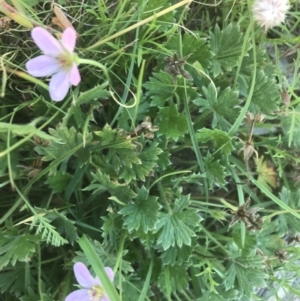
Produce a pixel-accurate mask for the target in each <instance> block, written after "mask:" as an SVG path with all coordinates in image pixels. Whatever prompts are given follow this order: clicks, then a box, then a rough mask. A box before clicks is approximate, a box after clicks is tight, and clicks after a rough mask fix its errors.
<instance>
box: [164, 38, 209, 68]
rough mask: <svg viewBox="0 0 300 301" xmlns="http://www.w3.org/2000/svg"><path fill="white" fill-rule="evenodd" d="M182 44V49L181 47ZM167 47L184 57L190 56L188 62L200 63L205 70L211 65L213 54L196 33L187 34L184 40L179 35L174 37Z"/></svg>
mask: <svg viewBox="0 0 300 301" xmlns="http://www.w3.org/2000/svg"><path fill="white" fill-rule="evenodd" d="M181 39H182V42H181ZM181 44H182V48H181V47H180V45H181ZM165 47H166V48H167V49H169V50H172V51H173V52H176V53H177V54H178V55H180V56H182V57H184V56H186V55H189V58H188V62H191V63H194V62H195V61H198V62H199V63H200V64H201V66H202V67H203V68H204V69H206V68H208V66H209V65H210V60H211V57H212V53H211V51H210V50H209V47H208V45H207V44H206V40H205V39H201V38H200V37H199V35H197V34H196V33H193V34H189V33H185V34H184V36H183V38H182V36H181V35H178V34H176V35H172V36H171V37H170V39H169V40H168V41H167V43H166V45H165ZM195 49H197V51H195Z"/></svg>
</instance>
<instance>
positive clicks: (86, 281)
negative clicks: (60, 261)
mask: <svg viewBox="0 0 300 301" xmlns="http://www.w3.org/2000/svg"><path fill="white" fill-rule="evenodd" d="M74 274H75V277H76V280H77V282H78V283H79V284H80V285H81V286H82V287H85V288H90V287H93V286H96V285H100V283H99V281H97V279H95V278H94V277H93V276H92V275H91V273H90V272H89V270H88V268H87V267H86V266H85V265H84V264H83V263H82V262H77V263H75V264H74Z"/></svg>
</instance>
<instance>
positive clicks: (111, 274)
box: [104, 267, 115, 282]
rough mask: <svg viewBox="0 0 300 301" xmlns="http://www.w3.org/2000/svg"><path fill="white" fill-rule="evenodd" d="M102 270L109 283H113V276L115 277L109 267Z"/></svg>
mask: <svg viewBox="0 0 300 301" xmlns="http://www.w3.org/2000/svg"><path fill="white" fill-rule="evenodd" d="M104 270H105V272H106V274H107V276H108V278H109V279H110V281H111V282H113V281H114V276H115V274H114V272H113V270H112V269H111V268H110V267H105V268H104Z"/></svg>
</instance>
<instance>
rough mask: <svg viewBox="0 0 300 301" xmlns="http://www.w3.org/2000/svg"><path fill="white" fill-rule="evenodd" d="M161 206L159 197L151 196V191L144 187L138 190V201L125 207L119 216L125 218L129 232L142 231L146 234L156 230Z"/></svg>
mask: <svg viewBox="0 0 300 301" xmlns="http://www.w3.org/2000/svg"><path fill="white" fill-rule="evenodd" d="M159 208H160V205H159V204H158V202H157V197H153V196H149V191H148V190H147V189H146V188H145V187H144V186H142V188H141V189H138V192H137V196H136V200H135V201H134V202H133V203H132V204H128V205H126V206H124V207H123V208H122V209H121V210H120V211H119V214H122V215H123V216H124V225H125V226H126V227H127V229H128V231H129V232H132V231H133V230H138V229H139V228H141V229H142V231H143V232H144V233H147V232H148V231H149V230H153V229H155V224H156V222H157V219H158V210H159Z"/></svg>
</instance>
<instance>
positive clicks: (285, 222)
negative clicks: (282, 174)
mask: <svg viewBox="0 0 300 301" xmlns="http://www.w3.org/2000/svg"><path fill="white" fill-rule="evenodd" d="M279 197H280V199H281V201H283V202H284V203H286V204H287V205H289V206H290V207H291V208H292V209H294V210H297V209H298V208H299V207H300V204H299V202H300V201H299V200H300V190H299V189H298V190H296V191H290V190H288V189H287V188H286V187H284V186H283V187H282V189H281V192H280V193H279ZM299 228H300V220H299V219H298V218H297V217H295V216H294V215H292V214H289V213H285V214H279V215H278V226H277V227H276V229H277V232H278V234H280V235H282V236H284V235H285V234H286V233H290V234H292V235H295V236H296V235H297V234H298V233H299Z"/></svg>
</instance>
